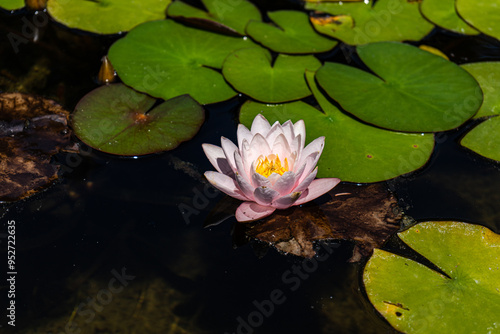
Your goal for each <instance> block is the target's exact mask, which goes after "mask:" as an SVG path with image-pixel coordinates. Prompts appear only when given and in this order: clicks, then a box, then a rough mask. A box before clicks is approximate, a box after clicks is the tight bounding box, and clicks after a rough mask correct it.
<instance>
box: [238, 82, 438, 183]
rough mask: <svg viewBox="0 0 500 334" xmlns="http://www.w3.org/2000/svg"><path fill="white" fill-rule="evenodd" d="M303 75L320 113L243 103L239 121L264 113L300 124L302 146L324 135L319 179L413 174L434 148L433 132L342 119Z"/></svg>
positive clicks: (248, 122) (369, 178) (290, 105)
mask: <svg viewBox="0 0 500 334" xmlns="http://www.w3.org/2000/svg"><path fill="white" fill-rule="evenodd" d="M306 77H307V79H308V83H309V85H310V88H311V90H312V92H313V94H314V97H315V98H316V100H317V101H318V102H319V104H320V106H321V107H322V109H323V111H324V113H323V112H321V111H319V110H317V109H316V108H313V107H312V106H310V105H308V104H306V103H304V102H302V101H297V102H292V103H287V104H278V105H269V104H260V103H256V102H251V101H249V102H246V103H245V104H243V106H242V107H241V111H240V122H241V123H243V124H245V125H246V126H250V125H251V124H252V120H253V119H254V117H255V116H256V115H257V114H259V113H263V114H264V116H265V117H266V118H267V119H268V120H269V121H270V122H271V123H272V122H275V121H280V122H281V123H283V122H285V121H287V120H288V119H291V120H292V121H293V122H296V121H298V120H300V119H303V120H304V123H305V126H306V134H307V142H310V141H312V140H313V139H315V138H317V137H320V136H325V137H326V139H325V148H324V150H323V153H322V155H321V158H320V160H319V162H318V166H319V169H318V177H338V178H340V179H341V180H342V181H347V182H357V183H358V182H359V183H367V182H378V181H383V180H388V179H391V178H394V177H396V176H399V175H402V174H406V173H409V172H412V171H414V170H416V169H418V168H420V167H422V166H423V165H425V163H426V162H427V161H428V159H429V157H430V155H431V153H432V151H433V148H434V136H433V135H432V134H425V135H424V134H409V133H400V132H394V131H388V130H383V129H379V128H376V127H372V126H369V125H366V124H363V123H360V122H358V121H356V120H354V119H353V118H351V117H349V116H347V115H345V114H344V113H342V112H341V111H340V110H338V109H337V108H336V107H335V106H333V105H332V104H331V103H330V102H329V101H328V100H327V98H326V97H325V96H323V95H322V94H321V93H320V91H319V89H318V87H317V86H316V83H315V82H314V73H312V72H307V73H306Z"/></svg>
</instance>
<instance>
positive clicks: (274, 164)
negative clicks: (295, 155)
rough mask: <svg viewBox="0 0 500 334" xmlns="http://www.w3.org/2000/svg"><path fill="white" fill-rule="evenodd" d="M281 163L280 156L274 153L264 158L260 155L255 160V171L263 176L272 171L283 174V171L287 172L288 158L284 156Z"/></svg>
mask: <svg viewBox="0 0 500 334" xmlns="http://www.w3.org/2000/svg"><path fill="white" fill-rule="evenodd" d="M283 163H284V166H282V165H281V160H280V158H279V157H278V156H277V155H274V154H271V155H269V156H267V157H265V158H262V156H261V157H260V158H259V159H258V160H257V167H255V172H257V173H259V174H260V175H262V176H265V177H268V176H269V175H271V174H272V173H278V174H279V175H283V174H284V173H285V172H288V160H287V159H286V158H285V160H284V161H283Z"/></svg>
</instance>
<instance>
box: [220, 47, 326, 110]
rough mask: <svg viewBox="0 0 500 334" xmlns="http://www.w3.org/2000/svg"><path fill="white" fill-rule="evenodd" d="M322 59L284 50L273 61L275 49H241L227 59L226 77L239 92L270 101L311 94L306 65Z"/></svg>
mask: <svg viewBox="0 0 500 334" xmlns="http://www.w3.org/2000/svg"><path fill="white" fill-rule="evenodd" d="M320 66H321V63H320V62H319V60H318V59H316V58H315V57H314V56H289V55H284V54H280V55H278V57H277V58H276V61H275V62H274V64H272V58H271V53H270V52H269V51H267V50H265V49H262V48H251V49H242V50H237V51H235V52H233V53H231V54H230V55H229V56H228V57H227V58H226V61H225V62H224V65H223V67H222V74H223V75H224V78H226V80H227V81H228V82H229V83H230V84H231V85H232V86H233V87H234V88H235V89H236V90H238V91H239V92H242V93H244V94H247V95H249V96H250V97H252V98H254V99H256V100H259V101H262V102H269V103H280V102H285V101H291V100H298V99H301V98H304V97H306V96H309V95H311V91H310V90H309V88H308V87H307V83H306V80H305V79H304V71H305V70H306V69H308V70H312V71H315V70H316V69H318V68H319V67H320Z"/></svg>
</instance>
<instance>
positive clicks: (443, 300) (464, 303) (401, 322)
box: [363, 222, 500, 334]
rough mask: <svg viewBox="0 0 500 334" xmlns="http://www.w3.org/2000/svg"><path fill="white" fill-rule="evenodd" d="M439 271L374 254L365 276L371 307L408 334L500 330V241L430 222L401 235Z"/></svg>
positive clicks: (486, 233) (473, 228) (467, 227)
mask: <svg viewBox="0 0 500 334" xmlns="http://www.w3.org/2000/svg"><path fill="white" fill-rule="evenodd" d="M398 235H399V237H400V238H401V239H402V240H403V241H404V242H405V243H406V244H407V245H408V246H410V247H411V248H413V249H414V250H415V251H416V252H418V253H420V254H421V255H422V256H424V257H425V258H426V259H427V260H429V261H430V262H431V263H432V264H433V265H435V266H437V267H438V268H439V270H441V271H442V273H440V272H438V271H436V270H435V269H434V268H429V267H427V266H426V265H423V264H421V263H418V262H415V261H414V260H411V259H409V258H406V257H402V256H399V255H396V254H393V253H389V252H386V251H383V250H379V249H375V251H374V253H373V256H372V257H371V258H370V260H369V261H368V263H367V264H366V267H365V269H364V274H363V282H364V284H365V288H366V292H367V295H368V298H369V299H370V302H371V303H372V304H373V306H375V308H376V309H377V311H378V312H380V314H382V316H384V317H385V318H386V319H387V321H388V322H389V323H390V324H391V325H392V326H393V327H394V328H396V329H397V330H398V331H401V332H403V333H459V334H460V333H464V334H466V333H467V334H468V333H495V332H498V330H499V329H500V323H499V322H498V311H499V310H500V291H499V286H500V265H499V262H498V259H499V258H500V235H498V234H495V233H493V232H492V231H491V230H489V229H487V228H486V227H482V226H479V225H473V224H467V223H461V222H425V223H420V224H417V225H415V226H413V227H411V228H410V229H408V230H406V231H404V232H401V233H399V234H398Z"/></svg>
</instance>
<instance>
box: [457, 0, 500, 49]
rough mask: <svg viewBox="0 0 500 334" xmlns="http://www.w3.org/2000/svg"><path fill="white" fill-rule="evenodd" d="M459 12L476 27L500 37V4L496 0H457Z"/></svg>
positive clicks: (487, 33) (497, 37)
mask: <svg viewBox="0 0 500 334" xmlns="http://www.w3.org/2000/svg"><path fill="white" fill-rule="evenodd" d="M455 6H456V8H457V11H458V14H459V15H460V16H461V17H462V18H463V19H464V20H465V21H467V22H468V23H469V24H471V25H472V26H473V27H474V28H476V29H477V30H479V31H481V32H482V33H484V34H486V35H490V36H493V37H495V38H496V39H500V5H499V3H498V2H497V1H495V0H456V3H455Z"/></svg>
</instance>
